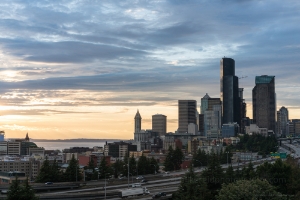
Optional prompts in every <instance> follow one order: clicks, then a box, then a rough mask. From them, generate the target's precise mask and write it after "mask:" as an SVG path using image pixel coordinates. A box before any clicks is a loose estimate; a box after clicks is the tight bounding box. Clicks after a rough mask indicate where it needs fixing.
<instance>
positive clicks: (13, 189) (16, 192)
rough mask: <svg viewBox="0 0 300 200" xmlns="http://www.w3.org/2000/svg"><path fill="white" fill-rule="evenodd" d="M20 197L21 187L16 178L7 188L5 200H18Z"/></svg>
mask: <svg viewBox="0 0 300 200" xmlns="http://www.w3.org/2000/svg"><path fill="white" fill-rule="evenodd" d="M21 195H22V190H21V185H20V181H19V180H18V177H17V176H16V179H15V180H14V181H12V183H11V185H10V186H9V189H8V192H7V200H15V199H19V197H20V196H21Z"/></svg>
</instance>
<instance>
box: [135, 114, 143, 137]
mask: <svg viewBox="0 0 300 200" xmlns="http://www.w3.org/2000/svg"><path fill="white" fill-rule="evenodd" d="M141 129H142V117H141V115H140V112H139V110H137V112H136V114H135V117H134V132H135V133H139V132H140V131H141Z"/></svg>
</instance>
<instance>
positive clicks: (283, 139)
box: [277, 136, 300, 146]
mask: <svg viewBox="0 0 300 200" xmlns="http://www.w3.org/2000/svg"><path fill="white" fill-rule="evenodd" d="M297 139H298V140H300V136H297V137H289V138H278V139H277V140H278V141H279V146H281V141H286V140H289V141H290V144H292V141H293V140H297Z"/></svg>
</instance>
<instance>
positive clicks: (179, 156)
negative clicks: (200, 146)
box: [171, 147, 184, 170]
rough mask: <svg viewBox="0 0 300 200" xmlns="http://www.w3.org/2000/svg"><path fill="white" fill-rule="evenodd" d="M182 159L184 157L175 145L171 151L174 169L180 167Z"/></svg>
mask: <svg viewBox="0 0 300 200" xmlns="http://www.w3.org/2000/svg"><path fill="white" fill-rule="evenodd" d="M183 159H184V155H183V153H182V151H181V149H179V147H176V149H175V151H174V153H173V156H172V159H171V160H172V161H173V163H174V166H175V169H176V170H179V169H181V164H182V161H183Z"/></svg>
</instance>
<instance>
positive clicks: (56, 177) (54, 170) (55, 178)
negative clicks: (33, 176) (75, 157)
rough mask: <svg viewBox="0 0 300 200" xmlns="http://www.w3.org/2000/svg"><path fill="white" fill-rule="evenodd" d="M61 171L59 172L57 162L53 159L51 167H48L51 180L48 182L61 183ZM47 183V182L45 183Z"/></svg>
mask: <svg viewBox="0 0 300 200" xmlns="http://www.w3.org/2000/svg"><path fill="white" fill-rule="evenodd" d="M61 176H62V174H61V171H60V170H59V167H58V163H57V160H56V159H54V161H53V163H52V165H51V166H50V177H51V178H52V179H51V180H49V181H48V182H60V181H61V179H62V178H61ZM45 182H47V181H45Z"/></svg>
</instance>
